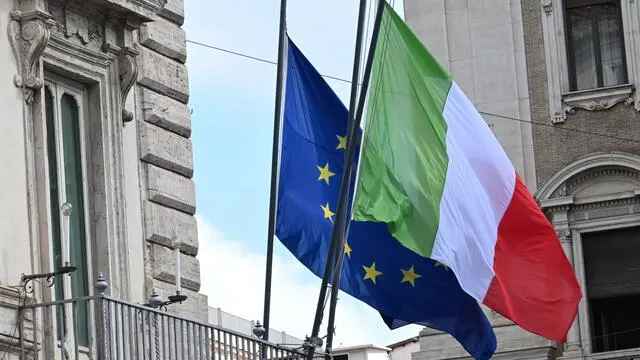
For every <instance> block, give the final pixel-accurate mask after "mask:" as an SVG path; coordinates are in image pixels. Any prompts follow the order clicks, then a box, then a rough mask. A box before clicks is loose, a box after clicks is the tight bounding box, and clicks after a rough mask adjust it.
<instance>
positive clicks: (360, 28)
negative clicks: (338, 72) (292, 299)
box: [325, 0, 367, 360]
mask: <svg viewBox="0 0 640 360" xmlns="http://www.w3.org/2000/svg"><path fill="white" fill-rule="evenodd" d="M366 13H367V0H360V8H359V12H358V25H357V30H356V48H355V53H354V56H353V73H352V75H351V98H350V99H349V118H348V122H347V127H348V129H347V144H351V143H352V142H354V140H355V136H354V134H356V133H357V129H355V128H354V127H353V125H354V122H355V121H354V120H355V112H356V111H355V110H356V106H357V101H358V80H359V77H360V57H361V54H362V48H363V47H364V45H363V37H364V31H365V28H364V19H365V17H366ZM364 40H365V41H366V39H364ZM366 94H367V90H366V88H364V87H363V88H362V89H361V91H360V98H363V97H365V96H366ZM345 155H346V156H348V155H349V154H348V153H347V154H345ZM345 162H346V159H345ZM350 173H351V170H349V174H350ZM342 176H343V178H342V184H341V186H342V185H343V184H344V183H345V181H346V183H347V188H344V187H343V188H342V190H343V191H344V190H347V191H348V186H349V184H350V183H351V180H350V179H351V176H347V172H346V171H344V173H343V175H342ZM345 197H346V198H347V199H348V195H347V196H345ZM343 206H344V207H346V206H348V201H346V202H345V203H344V204H343V203H342V202H340V207H339V208H338V209H341V208H342V207H343ZM338 211H339V210H338ZM339 212H340V214H338V216H339V217H338V216H337V217H336V220H337V221H336V223H339V224H340V225H339V226H338V225H336V226H335V227H334V229H333V230H334V232H333V233H332V234H331V237H332V238H333V237H334V236H336V234H337V236H338V237H339V240H338V246H337V248H336V249H337V252H336V254H335V257H336V266H335V269H334V272H333V280H331V300H330V302H329V319H328V323H327V344H326V347H325V349H326V351H325V354H326V357H327V360H329V359H330V356H331V348H332V346H333V333H334V328H335V318H336V316H335V315H336V303H337V301H338V292H339V291H340V274H341V273H342V260H343V258H344V252H343V251H342V249H343V248H344V242H345V241H344V236H345V235H344V234H345V230H346V222H347V221H346V219H347V211H346V209H345V211H339Z"/></svg>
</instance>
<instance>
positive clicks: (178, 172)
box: [0, 0, 208, 359]
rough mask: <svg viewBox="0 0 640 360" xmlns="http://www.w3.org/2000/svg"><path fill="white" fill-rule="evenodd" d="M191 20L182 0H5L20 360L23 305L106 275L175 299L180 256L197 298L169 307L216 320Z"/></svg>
mask: <svg viewBox="0 0 640 360" xmlns="http://www.w3.org/2000/svg"><path fill="white" fill-rule="evenodd" d="M183 21H184V11H183V0H3V1H0V28H1V29H4V30H3V31H6V32H5V36H0V113H1V114H0V118H1V119H2V123H3V128H2V131H0V149H2V154H1V155H0V166H1V167H2V175H1V176H0V184H1V185H2V186H0V203H1V204H2V206H0V349H6V352H7V353H8V354H9V359H11V358H13V357H12V356H14V355H15V354H16V353H17V343H16V341H15V335H16V309H17V307H18V306H19V305H20V304H25V303H38V302H47V301H53V300H60V299H62V298H69V297H74V298H78V297H82V296H88V295H93V294H94V292H95V290H94V287H93V284H94V281H95V279H96V277H97V275H98V274H99V273H103V275H104V277H105V278H106V279H107V281H108V283H109V286H108V288H107V290H106V293H107V294H108V295H110V296H112V297H116V298H119V299H124V300H128V301H131V302H133V303H145V302H147V301H148V299H149V296H150V294H151V292H152V288H156V289H157V290H158V292H159V294H160V296H161V297H162V298H163V299H166V298H167V297H168V296H169V295H171V294H175V291H176V287H175V285H174V284H175V283H176V273H178V272H177V271H176V260H177V258H176V255H177V256H178V257H179V264H180V265H179V268H180V271H179V273H180V274H181V276H180V278H181V289H182V291H181V293H182V294H185V295H187V296H188V298H187V300H186V301H185V302H183V303H182V304H174V305H172V306H171V307H170V308H169V310H168V311H169V312H176V313H179V314H181V315H184V316H188V317H191V318H196V319H200V320H202V321H205V322H206V319H207V316H208V307H207V297H206V296H205V295H203V294H200V293H199V289H200V270H199V268H200V267H199V263H198V260H197V258H196V255H197V253H198V236H197V228H196V219H195V217H194V213H195V208H196V204H195V186H194V182H193V180H192V176H193V154H192V144H191V141H190V139H189V138H190V135H191V119H190V111H189V108H188V106H187V101H188V99H189V83H188V78H187V69H186V67H185V61H186V56H187V55H186V37H185V32H184V31H183V30H182V28H181V25H182V24H183ZM68 205H71V206H70V207H69V206H68ZM63 210H64V211H67V212H63ZM68 210H70V215H69V212H68ZM175 249H179V252H177V253H176V252H175ZM67 262H69V263H70V265H72V266H75V267H76V268H77V269H76V270H75V271H74V272H73V273H72V274H71V276H69V275H59V276H56V277H55V278H54V279H55V286H53V287H48V286H47V285H48V284H47V282H46V281H44V280H45V279H44V278H43V279H40V280H41V281H40V283H38V282H31V283H30V285H29V286H28V287H27V289H26V290H27V291H25V288H24V287H22V286H21V285H24V283H23V281H22V279H23V275H27V276H28V275H31V274H41V273H48V272H51V271H56V270H59V269H60V268H61V267H62V266H64V265H65V263H67ZM49 285H50V284H49ZM63 294H64V295H63ZM79 309H80V308H79ZM78 311H80V312H82V311H83V310H82V309H80V310H78ZM84 311H86V310H84ZM85 315H86V314H85ZM87 316H88V315H87ZM30 320H32V321H33V323H32V325H31V326H33V327H35V330H36V331H40V332H43V331H44V332H47V331H52V330H53V329H54V325H55V324H53V323H52V322H51V321H49V322H47V321H46V319H45V320H44V321H36V320H37V319H30ZM49 320H50V319H49ZM3 351H4V350H3ZM3 358H4V357H3Z"/></svg>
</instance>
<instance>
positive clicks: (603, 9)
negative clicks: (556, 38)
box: [565, 0, 628, 91]
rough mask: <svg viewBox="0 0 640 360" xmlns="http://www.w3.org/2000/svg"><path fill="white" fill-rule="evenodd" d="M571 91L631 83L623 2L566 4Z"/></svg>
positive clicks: (592, 0)
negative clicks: (623, 25)
mask: <svg viewBox="0 0 640 360" xmlns="http://www.w3.org/2000/svg"><path fill="white" fill-rule="evenodd" d="M565 17H566V24H565V25H566V32H567V52H568V57H569V59H568V60H569V85H570V90H571V91H579V90H589V89H596V88H602V87H610V86H615V85H622V84H626V83H627V82H628V78H627V76H628V75H627V65H626V59H625V47H624V33H623V31H622V12H621V9H620V1H619V0H618V1H611V0H608V1H606V0H567V1H566V2H565Z"/></svg>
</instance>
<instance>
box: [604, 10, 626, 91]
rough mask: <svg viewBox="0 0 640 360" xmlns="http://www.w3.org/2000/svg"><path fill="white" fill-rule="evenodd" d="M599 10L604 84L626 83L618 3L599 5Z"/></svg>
mask: <svg viewBox="0 0 640 360" xmlns="http://www.w3.org/2000/svg"><path fill="white" fill-rule="evenodd" d="M597 11H598V33H599V35H600V54H601V55H600V56H601V58H602V78H603V85H604V86H613V85H620V84H624V83H626V82H627V70H626V68H625V59H624V39H623V35H622V16H621V13H620V9H619V8H618V4H606V5H602V6H598V7H597Z"/></svg>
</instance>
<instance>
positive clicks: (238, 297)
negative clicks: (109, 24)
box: [185, 0, 420, 346]
mask: <svg viewBox="0 0 640 360" xmlns="http://www.w3.org/2000/svg"><path fill="white" fill-rule="evenodd" d="M396 2H397V3H398V4H397V5H396V6H395V7H396V8H397V9H398V11H399V12H400V13H402V4H401V1H400V0H397V1H396ZM185 7H186V9H185V17H186V22H185V29H186V31H187V38H188V39H190V40H193V41H198V42H202V43H206V44H210V45H213V46H216V47H220V48H225V49H229V50H232V51H237V52H242V53H246V54H249V55H251V56H255V57H259V58H265V59H269V60H275V59H276V55H277V38H278V34H277V32H278V14H279V1H278V0H259V1H257V0H234V1H222V0H187V1H185ZM357 7H358V1H357V0H327V1H317V2H311V1H308V0H290V1H289V6H288V18H287V27H288V32H289V35H290V36H291V37H292V39H293V40H294V41H295V42H296V44H297V45H298V46H299V47H300V48H301V50H302V51H303V52H304V53H305V55H306V56H307V57H308V58H309V60H310V61H311V62H312V63H314V65H315V66H316V68H317V69H318V70H319V71H320V72H321V73H323V74H329V75H332V76H336V77H339V78H343V79H349V78H351V68H352V66H353V65H352V61H353V60H352V57H353V51H354V42H355V28H356V17H357ZM372 18H373V16H371V19H372ZM187 66H188V69H189V81H190V88H191V98H190V107H191V108H192V110H193V115H192V121H193V135H192V141H193V147H194V157H195V182H196V189H197V206H198V211H197V217H198V225H199V239H200V247H201V249H200V254H199V256H198V258H199V260H200V263H201V277H202V284H203V285H202V291H203V292H204V293H206V294H207V295H209V305H211V306H215V307H221V308H222V309H223V310H225V311H228V312H231V313H234V314H236V315H238V316H242V317H245V318H248V319H261V318H262V301H263V286H264V262H265V260H264V259H265V252H266V232H267V215H268V200H269V181H270V162H271V141H272V129H273V111H274V110H273V108H274V96H275V77H276V75H275V71H276V67H275V65H272V64H267V63H262V62H258V61H255V60H250V59H245V58H242V57H238V56H236V55H231V54H227V53H224V52H220V51H216V50H212V49H208V48H204V47H201V46H198V45H194V44H189V46H188V61H187ZM328 82H329V84H330V85H331V86H332V88H333V89H334V91H336V93H337V94H338V95H339V96H340V97H341V99H342V100H343V102H345V103H347V99H348V96H349V84H347V83H344V82H339V81H335V80H328ZM273 281H274V285H273V291H274V295H273V300H272V301H273V309H272V312H273V314H272V320H271V321H272V326H273V327H274V328H277V329H278V330H284V331H286V332H287V333H289V334H291V335H294V336H297V337H304V335H308V334H309V332H310V330H311V325H312V318H313V313H314V309H315V303H316V301H317V296H318V291H319V284H320V282H319V280H318V279H317V278H316V277H315V276H314V275H312V274H311V273H310V272H309V271H307V270H306V268H304V267H303V266H302V265H301V264H299V263H298V262H297V260H296V259H295V258H294V257H293V256H292V255H291V254H290V253H289V252H288V251H287V250H286V249H285V248H284V247H283V246H281V245H280V243H277V244H276V261H275V263H274V279H273ZM325 326H326V325H325ZM336 326H337V329H336V333H337V334H336V343H335V345H342V346H347V345H356V344H364V343H373V344H377V345H388V344H390V343H392V342H395V341H398V340H401V339H404V338H406V337H409V336H415V335H417V333H418V331H419V330H420V327H418V326H410V327H406V328H403V329H400V330H395V331H389V330H388V328H387V327H386V325H384V323H383V322H382V321H381V320H380V318H379V316H378V314H377V312H375V311H374V310H372V309H371V308H369V307H367V306H366V305H364V304H362V303H360V302H358V301H357V300H355V299H353V298H351V297H350V296H348V295H345V294H342V295H341V297H340V303H339V308H338V311H337V320H336ZM323 330H324V328H323Z"/></svg>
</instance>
